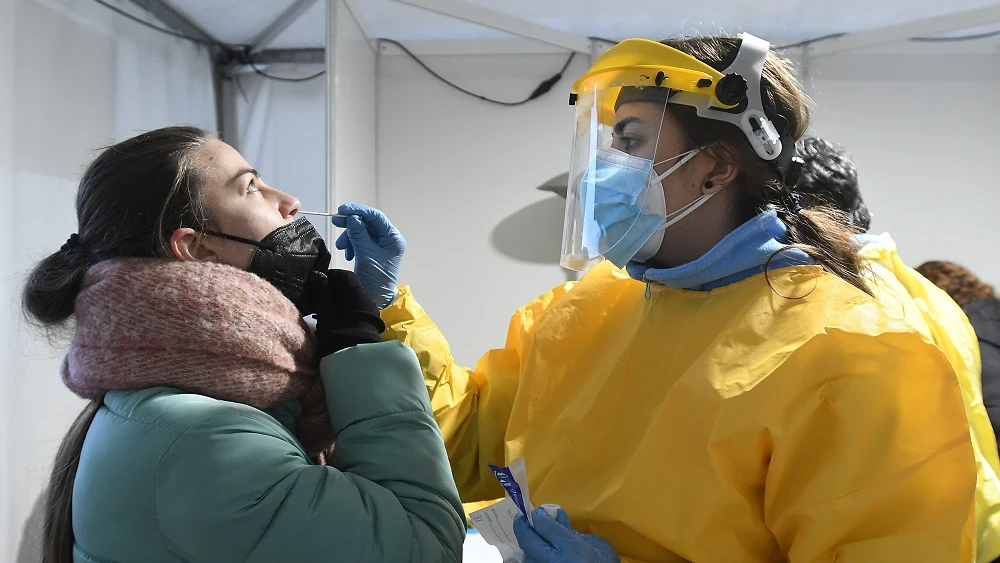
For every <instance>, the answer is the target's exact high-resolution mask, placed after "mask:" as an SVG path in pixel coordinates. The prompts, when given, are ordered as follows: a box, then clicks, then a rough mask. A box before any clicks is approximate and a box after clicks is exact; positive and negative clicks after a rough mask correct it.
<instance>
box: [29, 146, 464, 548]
mask: <svg viewBox="0 0 1000 563" xmlns="http://www.w3.org/2000/svg"><path fill="white" fill-rule="evenodd" d="M76 201H77V205H76V208H77V218H78V220H79V233H74V234H73V235H71V236H70V237H69V240H67V241H66V244H65V245H63V246H62V248H60V249H59V250H58V251H56V252H54V253H53V254H51V255H50V256H48V257H47V258H45V259H44V260H43V261H42V262H41V263H39V264H38V265H37V266H36V268H35V269H34V271H33V272H32V274H31V276H30V277H29V279H28V282H27V284H26V286H25V290H24V304H25V310H26V312H27V313H28V314H29V315H30V316H31V318H33V319H34V320H35V321H37V322H38V323H39V324H42V325H44V326H46V327H60V326H61V325H64V324H66V323H67V322H68V321H70V320H72V328H73V340H72V343H71V344H70V347H69V351H68V353H67V355H66V359H65V360H64V362H63V369H62V378H63V382H64V383H65V384H66V386H67V387H69V389H70V390H71V391H73V392H75V393H76V394H78V395H80V396H81V397H84V398H87V399H90V400H91V402H90V404H89V405H88V406H87V407H86V408H85V410H84V411H83V413H82V414H81V415H80V417H79V418H78V419H77V421H76V422H75V423H74V424H73V426H72V427H71V428H70V430H69V432H68V434H67V435H66V438H65V439H64V441H63V443H62V446H61V447H60V449H59V453H58V454H57V456H56V459H55V463H54V466H53V470H52V479H51V483H50V485H49V490H48V498H47V501H46V507H45V512H46V516H45V531H44V540H43V541H44V545H43V557H42V560H43V561H45V563H69V562H73V561H75V562H77V563H93V562H96V561H122V562H140V561H141V562H143V563H176V562H182V561H183V562H189V563H196V562H218V561H249V562H268V563H270V562H275V561H281V562H283V563H292V562H313V561H351V562H357V563H364V562H372V563H376V562H378V563H382V562H390V561H395V562H399V563H404V562H406V563H408V562H411V561H428V562H434V563H438V562H441V561H459V560H461V558H462V542H463V539H464V537H465V534H464V532H465V526H464V522H463V521H462V518H461V504H460V502H459V497H458V491H457V490H456V488H455V484H454V480H453V478H452V475H451V471H450V468H449V466H448V459H447V454H446V451H445V447H444V443H443V441H442V440H441V434H440V432H439V430H438V428H437V425H436V424H435V423H434V419H433V418H432V413H431V408H430V404H429V402H428V399H427V395H426V393H425V392H424V389H423V386H422V384H421V377H420V367H419V365H418V363H417V359H416V357H414V354H413V352H412V351H411V350H409V349H408V348H406V347H405V346H403V345H401V344H399V343H398V342H382V341H381V339H380V337H379V334H380V332H381V331H382V330H383V328H384V327H383V324H382V321H381V320H380V319H379V317H378V309H377V307H376V305H375V303H374V301H373V300H372V298H371V297H370V296H369V295H368V294H367V292H366V290H365V289H364V287H363V286H362V284H361V283H360V281H359V280H358V279H357V277H356V276H355V274H353V273H351V272H348V271H343V270H329V269H328V266H329V263H330V258H331V256H330V253H329V251H328V250H327V249H326V245H325V243H324V242H323V239H322V238H321V237H320V236H319V234H318V233H317V232H316V230H315V229H314V228H313V227H312V226H311V225H310V224H309V222H308V221H307V220H306V219H303V218H299V217H296V215H297V213H298V209H299V202H298V200H297V199H295V198H294V197H292V196H290V195H288V194H285V193H283V192H281V191H279V190H277V189H275V188H274V187H272V186H269V185H268V184H266V183H265V182H264V181H263V180H261V178H260V177H259V175H258V174H257V171H256V170H254V169H253V168H251V167H250V166H249V165H248V164H247V162H246V161H245V160H244V159H243V157H242V156H240V154H239V153H238V152H236V150H234V149H233V148H232V147H231V146H229V145H227V144H225V143H223V142H222V141H219V140H218V139H215V138H213V137H212V136H210V135H208V134H207V133H205V132H204V131H201V130H199V129H195V128H192V127H167V128H163V129H157V130H155V131H150V132H148V133H143V134H141V135H139V136H137V137H133V138H131V139H128V140H125V141H122V142H120V143H117V144H115V145H113V146H111V147H108V148H107V149H105V150H104V151H102V152H101V154H100V155H99V156H98V157H97V158H96V159H95V160H94V162H93V163H92V164H91V165H90V166H89V167H88V168H87V171H86V172H85V173H84V175H83V178H82V179H81V181H80V189H79V192H78V194H77V200H76ZM307 314H310V315H315V316H316V335H315V337H314V336H313V335H312V334H311V333H310V332H309V331H308V329H307V327H306V326H305V323H304V322H303V320H302V317H303V315H307ZM335 438H336V441H337V443H336V455H335V456H334V457H328V456H327V454H328V453H329V452H330V451H331V449H332V447H333V442H334V439H335ZM324 457H325V458H326V459H325V462H324ZM316 460H319V462H317V461H316Z"/></svg>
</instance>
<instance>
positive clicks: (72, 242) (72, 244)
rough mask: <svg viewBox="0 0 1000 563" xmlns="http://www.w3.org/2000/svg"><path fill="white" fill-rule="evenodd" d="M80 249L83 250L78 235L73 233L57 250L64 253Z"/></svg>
mask: <svg viewBox="0 0 1000 563" xmlns="http://www.w3.org/2000/svg"><path fill="white" fill-rule="evenodd" d="M81 248H83V243H82V242H80V235H78V234H76V233H73V234H71V235H70V236H69V238H68V239H67V240H66V243H65V244H63V245H62V247H61V248H59V250H61V251H63V252H66V251H68V250H79V249H81Z"/></svg>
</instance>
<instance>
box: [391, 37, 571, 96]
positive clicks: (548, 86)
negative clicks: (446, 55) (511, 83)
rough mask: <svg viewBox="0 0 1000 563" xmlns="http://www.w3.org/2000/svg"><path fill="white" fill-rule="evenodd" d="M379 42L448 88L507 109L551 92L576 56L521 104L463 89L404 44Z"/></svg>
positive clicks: (568, 59)
mask: <svg viewBox="0 0 1000 563" xmlns="http://www.w3.org/2000/svg"><path fill="white" fill-rule="evenodd" d="M379 41H383V42H385V43H389V44H392V45H395V46H397V47H399V48H400V49H402V51H403V52H404V53H406V55H407V56H409V57H410V58H411V59H413V61H414V62H416V63H417V64H418V65H420V66H421V67H422V68H423V69H424V70H426V71H427V72H428V73H430V75H431V76H433V77H434V78H437V79H438V80H440V81H441V82H444V83H445V84H447V85H448V86H451V87H452V88H454V89H455V90H458V91H459V92H461V93H463V94H466V95H468V96H472V97H473V98H479V99H480V100H483V101H484V102H489V103H491V104H496V105H499V106H507V107H514V106H523V105H524V104H526V103H528V102H530V101H532V100H534V99H536V98H539V97H541V96H542V95H544V94H545V93H546V92H548V91H549V90H551V89H552V87H553V86H555V85H556V84H557V83H558V82H559V81H560V80H562V76H563V73H564V72H566V69H567V68H569V65H570V63H572V62H573V57H575V56H576V51H573V52H571V53H570V54H569V58H567V59H566V63H565V64H564V65H563V67H562V69H561V70H560V71H559V72H558V73H556V74H554V75H552V76H551V77H549V78H547V79H546V80H543V81H542V83H541V84H539V85H538V87H536V88H535V90H534V91H533V92H532V93H531V95H530V96H528V97H527V98H525V99H523V100H521V101H519V102H505V101H503V100H494V99H491V98H487V97H486V96H482V95H480V94H477V93H475V92H472V91H470V90H466V89H465V88H462V87H461V86H459V85H458V84H455V83H454V82H452V81H450V80H448V79H447V78H445V77H443V76H441V75H440V74H438V73H437V72H435V71H434V69H432V68H431V67H429V66H427V64H426V63H424V61H422V60H420V58H419V57H417V56H416V55H414V54H413V52H412V51H410V50H409V49H407V48H406V46H405V45H403V44H402V43H400V42H399V41H396V40H394V39H379Z"/></svg>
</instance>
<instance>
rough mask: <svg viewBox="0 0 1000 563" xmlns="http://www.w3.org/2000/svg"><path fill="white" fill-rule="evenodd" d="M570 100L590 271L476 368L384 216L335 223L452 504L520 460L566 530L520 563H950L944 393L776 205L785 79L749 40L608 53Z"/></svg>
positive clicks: (951, 481) (788, 196)
mask: <svg viewBox="0 0 1000 563" xmlns="http://www.w3.org/2000/svg"><path fill="white" fill-rule="evenodd" d="M571 101H572V103H573V104H574V105H575V106H576V140H575V143H574V146H573V151H572V157H571V164H570V183H569V193H568V198H567V204H566V222H565V235H564V241H563V252H562V254H563V256H562V263H563V264H564V265H565V266H567V267H571V268H580V269H584V268H589V271H588V272H587V274H586V275H585V276H584V277H583V278H582V279H581V280H580V281H579V282H576V283H568V284H565V285H562V286H559V287H557V288H555V289H552V290H551V291H548V292H546V293H545V294H543V295H542V296H541V297H539V298H538V299H537V300H535V301H533V302H532V303H529V304H528V305H526V306H525V307H524V308H522V309H521V310H519V311H518V312H517V313H516V314H515V315H514V317H513V320H512V321H511V324H510V330H509V333H508V336H507V342H506V344H505V345H504V347H502V348H500V349H497V350H493V351H490V352H487V353H486V354H485V355H484V356H483V357H482V358H481V359H480V360H479V362H478V363H477V364H476V366H475V367H474V368H472V369H467V368H462V367H459V366H457V365H455V362H454V360H453V358H452V356H451V354H450V352H449V348H448V344H447V342H446V340H445V338H444V336H443V335H442V334H441V333H440V332H439V331H438V329H437V328H436V326H435V325H434V323H433V322H432V321H431V319H430V317H429V316H428V314H427V313H425V312H424V310H423V309H422V308H421V307H420V305H419V303H418V302H417V299H416V293H415V292H414V291H411V290H410V288H408V287H405V286H401V287H396V285H395V284H396V274H397V272H398V267H399V264H400V258H401V256H402V250H403V248H404V246H405V245H404V243H403V239H402V237H401V235H400V234H399V233H398V231H397V230H396V229H394V228H393V227H392V225H391V224H390V222H389V221H388V219H387V218H386V217H385V216H384V215H383V214H382V213H381V212H379V211H376V210H372V209H369V208H365V207H361V206H356V205H346V206H342V207H341V209H340V211H341V213H343V214H346V215H349V217H348V218H347V219H346V220H337V221H336V222H337V223H339V224H340V225H341V226H346V229H347V230H346V233H345V235H344V236H343V237H342V238H341V239H340V240H339V241H338V247H341V248H345V249H346V251H347V255H348V257H354V258H355V259H356V265H355V271H356V272H357V273H358V275H359V277H360V278H361V280H362V282H363V283H366V284H367V287H369V290H370V291H372V292H373V293H377V294H378V295H379V296H380V297H381V302H380V304H381V305H384V306H385V308H384V309H383V310H382V319H383V320H384V321H385V323H386V326H387V331H386V333H385V334H384V335H383V337H385V338H388V339H395V340H399V341H402V342H405V343H406V344H407V345H409V346H411V347H412V348H413V349H414V350H415V351H416V352H417V356H418V358H420V362H421V366H422V367H423V370H424V379H425V382H426V385H427V388H428V390H429V392H430V393H431V404H432V406H433V407H434V413H435V418H436V419H437V421H438V423H439V424H440V426H441V428H442V432H443V434H444V436H445V442H446V445H447V447H448V452H449V456H450V458H451V462H452V468H453V470H454V473H455V478H456V479H457V482H458V488H459V491H460V493H461V495H462V498H463V500H464V501H479V500H488V499H492V498H499V497H501V496H503V490H502V489H501V487H500V486H499V485H498V484H497V481H496V479H495V477H494V475H493V474H492V472H491V470H490V469H489V467H488V464H495V465H503V464H505V463H507V462H510V461H511V460H512V459H515V458H518V457H522V456H523V458H524V459H525V462H526V465H527V473H528V475H527V477H528V482H529V490H530V494H531V500H532V501H533V502H534V503H535V504H536V505H541V504H545V503H552V504H558V505H561V506H562V507H563V509H564V510H562V511H558V512H557V513H556V518H551V517H549V516H547V515H546V512H544V511H542V512H537V513H536V514H534V517H533V518H534V527H533V528H532V527H531V526H529V525H528V524H527V523H526V522H525V521H524V520H523V519H520V520H518V521H517V522H516V524H515V533H516V534H517V537H518V540H519V543H520V545H521V547H522V548H523V549H524V551H525V553H526V556H527V558H526V559H527V560H528V561H533V562H536V561H558V562H570V561H574V562H588V563H589V562H612V561H618V560H619V558H620V560H621V561H649V562H651V561H657V562H680V561H691V562H695V563H715V562H721V561H727V562H728V561H739V562H741V563H743V562H769V563H770V562H774V561H790V562H794V563H804V562H821V561H822V562H829V561H834V560H836V561H839V562H841V563H852V562H864V563H871V562H874V561H909V562H913V561H921V562H928V563H930V562H933V563H942V562H959V561H961V562H968V561H971V560H972V559H973V557H974V550H975V537H974V535H975V523H974V521H973V508H974V507H973V501H974V496H975V486H976V467H975V460H974V458H973V450H972V445H971V440H970V437H969V425H968V422H967V420H966V416H965V410H964V407H963V404H962V397H961V391H960V389H959V386H958V382H957V379H956V377H955V374H954V371H953V370H952V367H951V365H950V364H949V363H948V360H947V358H945V356H944V355H943V354H942V353H941V352H940V351H939V350H938V349H937V348H936V347H935V346H934V345H933V344H931V343H929V342H927V341H926V340H925V339H924V338H923V337H922V336H921V335H920V334H919V333H918V332H917V331H916V330H914V329H913V328H912V327H910V326H909V325H907V324H906V323H905V322H903V321H902V320H901V319H898V318H895V317H893V316H892V315H891V314H889V312H888V311H887V310H886V309H885V308H884V307H882V306H881V305H880V304H879V303H878V302H877V301H875V300H874V299H873V298H872V297H871V295H870V294H869V292H868V291H869V290H868V289H867V287H866V285H865V281H864V277H863V275H862V273H861V264H860V261H859V258H858V256H857V254H856V251H855V246H854V245H853V244H852V240H851V232H850V231H849V230H848V229H847V228H846V227H845V226H844V225H843V223H842V222H841V221H840V220H839V219H838V217H837V216H836V215H835V214H832V213H831V212H829V211H826V210H824V209H820V208H815V207H810V206H803V205H801V203H800V202H799V200H798V197H797V195H796V194H795V193H794V192H793V191H791V190H790V184H791V182H792V179H793V177H794V172H795V170H794V166H793V162H792V161H793V158H792V157H793V155H794V152H795V139H796V138H798V137H799V136H800V135H801V134H802V132H803V131H804V130H805V129H806V127H807V125H808V111H807V106H806V101H807V100H806V97H805V95H804V94H803V93H802V90H801V88H800V86H799V85H798V83H797V82H796V80H795V78H794V74H793V72H792V68H791V65H790V63H789V61H787V60H786V59H783V58H781V57H780V56H779V55H777V54H776V53H774V52H773V51H771V50H770V48H769V45H768V43H767V42H765V41H763V40H761V39H758V38H756V37H753V36H751V35H748V34H743V35H741V36H739V37H702V38H689V39H679V40H669V41H665V42H662V43H657V42H654V41H647V40H643V39H630V40H627V41H623V42H621V43H619V44H618V45H616V46H615V47H613V48H611V49H609V50H608V51H607V52H605V53H604V54H603V55H601V56H600V57H599V58H598V59H597V60H596V61H595V62H594V64H593V66H592V67H591V68H590V70H589V71H588V72H587V73H586V74H585V75H583V76H582V77H581V78H580V79H579V80H577V82H576V83H575V85H574V87H573V94H572V96H571ZM469 283H478V284H481V285H482V292H483V299H489V295H490V291H491V289H490V285H489V283H487V282H484V281H482V280H477V279H476V278H475V277H470V278H469ZM464 306H467V307H470V309H469V311H470V314H469V323H470V328H472V327H474V326H475V323H476V317H475V313H474V308H471V307H472V304H466V305H464Z"/></svg>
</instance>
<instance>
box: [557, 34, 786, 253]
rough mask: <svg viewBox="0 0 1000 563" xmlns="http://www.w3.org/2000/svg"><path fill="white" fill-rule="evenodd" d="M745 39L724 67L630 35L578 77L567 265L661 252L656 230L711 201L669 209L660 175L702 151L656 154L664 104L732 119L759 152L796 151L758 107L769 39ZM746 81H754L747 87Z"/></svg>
mask: <svg viewBox="0 0 1000 563" xmlns="http://www.w3.org/2000/svg"><path fill="white" fill-rule="evenodd" d="M742 37H743V43H742V46H741V49H740V53H739V54H738V55H737V58H736V61H735V62H734V63H733V65H731V66H730V68H729V69H726V71H725V72H719V71H717V70H715V69H714V68H712V67H710V66H709V65H707V64H705V63H703V62H701V61H699V60H698V59H695V58H694V57H691V56H690V55H687V54H685V53H683V52H681V51H678V50H676V49H674V48H672V47H669V46H667V45H663V44H661V43H657V42H655V41H648V40H645V39H628V40H626V41H623V42H621V43H619V44H618V45H616V46H615V47H613V48H611V49H610V50H608V51H607V52H605V53H604V54H603V55H602V56H601V57H599V58H598V59H597V61H595V63H594V65H593V66H592V67H591V69H590V70H589V71H588V72H587V74H585V75H584V76H582V77H581V78H580V79H579V80H577V82H576V83H575V84H574V86H573V94H572V95H571V98H570V103H571V104H573V105H575V106H576V133H575V136H574V141H573V152H572V155H571V160H570V172H569V185H568V189H567V197H566V216H565V222H564V227H563V228H564V230H563V244H562V256H561V260H560V263H561V264H562V265H563V267H565V268H569V269H573V270H586V269H587V268H589V267H591V266H593V265H594V264H596V263H598V262H600V261H601V260H604V259H608V260H610V261H612V262H614V263H615V264H616V265H617V266H619V267H623V266H624V265H625V264H626V263H627V262H628V261H629V260H633V259H634V260H639V261H644V260H647V259H649V258H651V257H652V256H653V255H654V254H655V253H656V252H657V251H658V250H659V246H660V244H661V241H662V236H656V235H657V234H658V233H659V234H661V235H662V233H663V231H664V230H665V229H666V227H669V226H670V225H672V224H673V223H675V222H677V221H679V220H680V219H682V218H683V217H684V216H686V215H687V214H688V213H690V212H692V211H694V210H695V209H696V208H697V207H698V206H700V205H701V204H702V203H704V202H705V201H706V200H707V197H705V196H703V197H702V198H699V199H697V200H695V201H693V202H691V203H690V204H688V205H685V206H683V207H682V208H680V209H676V210H669V213H668V210H667V209H666V206H665V202H664V193H663V188H662V184H661V181H662V180H663V179H664V178H665V177H666V176H668V175H670V174H671V173H673V172H674V171H675V170H677V169H678V168H679V167H680V166H683V165H684V164H685V163H686V162H687V161H688V160H690V158H692V157H693V156H695V154H697V152H698V150H700V149H699V148H697V147H689V149H690V150H688V149H685V150H686V151H687V152H683V151H675V152H679V154H660V153H661V152H664V151H662V150H659V144H660V142H659V141H660V132H661V130H662V128H663V123H664V116H665V113H666V110H667V104H673V103H681V104H684V105H689V106H693V107H695V108H696V109H697V110H698V114H699V115H700V116H701V117H709V118H711V119H717V118H718V119H722V120H725V121H729V122H731V123H734V124H735V125H737V126H738V127H740V128H741V129H743V130H744V131H745V132H747V136H748V139H750V140H751V143H752V144H753V143H755V142H756V144H754V148H755V150H757V147H758V146H760V147H761V149H760V150H757V152H758V155H760V156H761V158H765V156H767V157H768V158H766V159H767V160H774V159H777V158H778V157H779V156H780V155H784V154H785V153H788V152H790V153H791V154H794V142H785V143H784V145H783V144H782V139H781V138H780V135H778V133H777V131H776V130H775V128H774V126H773V125H772V124H771V122H770V120H768V118H767V117H766V116H765V115H764V112H763V110H762V109H760V98H759V95H760V94H759V90H760V89H759V84H760V70H761V69H762V68H763V62H764V57H765V56H766V55H767V52H768V44H767V42H764V41H761V40H759V39H756V38H754V37H753V36H749V35H746V34H744V35H743V36H742ZM744 51H746V54H744ZM737 70H742V72H743V73H742V74H741V73H739V72H736V71H737ZM754 72H755V73H756V74H753V73H754ZM744 76H746V77H748V78H746V79H745V78H744ZM748 83H753V84H755V85H756V87H755V88H753V89H750V88H748V86H747V85H748ZM748 94H750V95H753V94H755V95H756V103H749V102H748V100H749V97H748ZM640 102H641V103H640ZM744 125H745V127H744ZM754 139H756V141H754ZM784 148H788V149H789V150H787V151H784V150H783V149H784ZM709 197H710V196H709Z"/></svg>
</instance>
